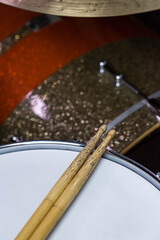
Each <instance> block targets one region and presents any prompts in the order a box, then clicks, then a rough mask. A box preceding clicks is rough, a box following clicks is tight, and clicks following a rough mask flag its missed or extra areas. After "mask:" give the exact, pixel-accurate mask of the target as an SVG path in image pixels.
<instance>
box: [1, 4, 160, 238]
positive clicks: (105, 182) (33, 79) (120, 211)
mask: <svg viewBox="0 0 160 240" xmlns="http://www.w3.org/2000/svg"><path fill="white" fill-rule="evenodd" d="M1 2H2V3H4V4H7V5H11V6H7V5H4V4H2V3H1V4H0V20H1V26H2V27H1V30H0V65H1V69H0V82H1V88H0V90H1V92H0V101H1V105H0V123H1V126H0V144H1V146H0V189H1V196H2V198H1V204H0V212H1V218H0V239H2V240H9V239H14V238H15V237H16V236H17V234H18V232H19V231H20V230H21V229H22V227H23V226H24V225H25V223H26V222H27V220H28V219H29V217H30V216H31V215H32V213H33V212H34V210H35V209H36V208H37V206H38V205H39V204H40V203H41V202H42V200H43V199H44V197H45V196H46V194H47V193H48V192H49V190H50V189H51V187H52V186H53V185H54V184H55V183H56V181H57V180H58V178H59V177H60V176H61V175H62V173H63V172H64V171H65V169H66V168H67V167H68V166H69V164H70V163H71V162H72V160H73V159H74V158H75V157H76V156H77V154H78V153H79V152H80V151H81V150H82V149H83V147H84V146H85V145H86V143H87V142H88V140H89V139H90V138H91V137H92V136H93V135H94V134H95V133H96V132H97V130H98V128H99V126H100V125H102V124H107V126H108V130H107V131H109V130H110V129H113V128H114V129H115V130H116V135H115V138H114V139H113V140H112V141H111V143H110V145H109V146H108V147H107V150H106V152H105V154H104V155H103V157H102V158H101V160H100V163H99V164H98V166H97V167H96V169H95V171H94V173H93V175H92V176H91V177H90V178H89V180H88V181H87V183H86V184H85V186H84V188H83V189H82V191H81V192H80V194H79V195H78V196H77V198H76V199H75V201H74V202H73V203H72V204H71V206H70V207H69V209H68V210H67V212H66V213H65V215H64V216H63V217H62V219H61V220H60V222H59V223H58V224H57V226H56V228H55V229H54V230H53V232H52V233H51V234H50V235H49V237H48V238H47V239H51V240H52V239H56V240H59V239H64V240H65V239H66V240H69V239H75V240H79V239H110V240H117V239H123V240H132V239H136V240H144V239H145V240H151V239H154V240H159V239H160V234H159V224H158V223H159V221H158V220H159V218H160V213H159V212H160V211H159V209H160V194H159V190H160V163H159V161H160V151H159V140H160V81H159V79H160V68H159V63H160V54H159V53H160V41H159V35H158V33H156V32H154V31H153V30H151V29H149V28H147V27H146V26H145V25H143V24H142V23H141V22H139V21H138V20H137V18H136V17H135V15H130V14H134V13H141V12H146V11H151V10H155V9H159V7H160V1H159V0H157V1H153V0H152V1H145V3H144V1H141V0H139V1H119V2H116V3H113V2H114V1H106V2H105V1H85V2H84V1H79V0H76V1H67V0H64V1H53V0H52V1H47V0H39V1H38V2H35V1H31V0H30V1H29V2H28V1H14V0H10V1H5V0H3V1H1ZM116 4H117V5H116ZM13 6H14V7H18V8H14V7H13ZM19 8H20V9H19ZM21 8H22V9H26V10H22V9H21ZM28 10H29V11H28ZM31 11H34V12H31ZM124 15H126V16H124ZM95 17H98V18H95ZM37 240H38V239H37Z"/></svg>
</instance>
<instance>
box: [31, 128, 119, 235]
mask: <svg viewBox="0 0 160 240" xmlns="http://www.w3.org/2000/svg"><path fill="white" fill-rule="evenodd" d="M114 135H115V130H111V131H109V133H108V134H107V137H106V138H105V139H104V141H103V142H102V143H101V144H100V145H99V147H98V148H97V149H96V150H95V151H94V153H93V154H92V155H91V156H90V157H89V159H88V160H87V161H86V162H85V164H84V165H83V166H82V167H81V169H80V170H79V172H78V173H77V174H76V175H75V177H74V178H73V179H72V181H71V182H70V183H69V184H68V186H67V187H66V188H65V190H64V191H63V193H62V194H61V196H60V197H59V198H58V200H57V201H56V202H55V204H54V206H53V207H52V208H51V210H50V211H49V212H48V214H47V215H46V217H45V218H44V219H43V221H42V222H41V224H40V225H39V226H38V228H37V229H36V230H35V232H34V233H33V235H32V236H31V238H29V240H44V239H46V238H47V236H48V235H49V233H50V232H51V230H52V229H53V228H54V226H55V225H56V223H57V222H58V220H59V219H60V218H61V216H62V215H63V213H64V212H65V211H66V209H67V208H68V206H69V205H70V204H71V202H72V201H73V199H74V198H75V196H76V195H77V194H78V192H79V191H80V189H81V188H82V186H83V185H84V183H85V182H86V180H87V179H88V177H89V175H90V174H91V172H92V171H93V169H94V168H95V166H96V165H97V163H98V162H99V159H100V158H101V156H102V154H103V153H104V151H105V149H106V147H107V145H108V144H109V142H110V140H111V139H112V138H113V137H114Z"/></svg>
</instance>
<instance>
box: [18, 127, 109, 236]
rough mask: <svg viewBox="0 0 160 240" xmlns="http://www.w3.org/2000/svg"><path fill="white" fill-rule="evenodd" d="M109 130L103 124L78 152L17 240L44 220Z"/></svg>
mask: <svg viewBox="0 0 160 240" xmlns="http://www.w3.org/2000/svg"><path fill="white" fill-rule="evenodd" d="M106 130H107V126H106V125H105V124H104V125H102V126H101V127H100V128H99V130H98V132H97V133H96V134H95V136H93V137H92V139H91V140H90V141H89V142H88V144H87V145H86V146H85V147H84V148H83V150H82V151H81V152H80V153H79V154H78V156H77V157H76V158H75V159H74V161H73V162H72V163H71V164H70V166H69V167H68V168H67V170H66V171H65V172H64V174H63V175H62V176H61V178H60V179H59V180H58V181H57V183H56V184H55V185H54V187H53V188H52V189H51V191H50V192H49V194H48V195H47V196H46V198H45V199H44V200H43V202H42V203H41V204H40V206H39V207H38V208H37V210H36V211H35V213H34V214H33V215H32V217H31V218H30V219H29V221H28V222H27V223H26V225H25V226H24V228H23V229H22V230H21V231H20V233H19V234H18V235H17V237H16V238H15V240H28V239H29V237H30V236H31V235H32V233H33V232H34V231H35V229H36V228H37V227H38V225H39V224H40V223H41V222H42V220H43V219H44V217H45V216H46V215H47V213H48V212H49V210H50V209H51V208H52V206H53V204H54V203H55V202H56V200H57V199H58V198H59V196H60V195H61V193H62V192H63V191H64V189H65V188H66V186H67V185H68V184H69V182H70V181H71V180H72V178H73V177H74V176H75V174H76V173H77V172H78V171H79V169H80V168H81V166H82V164H83V163H84V162H85V161H86V159H87V158H88V156H89V155H90V153H91V152H92V150H93V149H94V148H95V146H96V144H97V142H98V141H99V139H100V137H101V136H102V134H103V133H104V132H105V131H106Z"/></svg>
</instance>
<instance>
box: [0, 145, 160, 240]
mask: <svg viewBox="0 0 160 240" xmlns="http://www.w3.org/2000/svg"><path fill="white" fill-rule="evenodd" d="M81 150H82V146H81V145H80V144H70V143H67V142H52V141H50V142H47V141H46V142H45V141H44V142H32V143H20V144H12V145H8V146H5V147H1V148H0V189H1V204H0V212H1V215H0V226H1V227H0V239H5V240H9V239H14V238H15V237H16V235H17V234H18V232H19V231H20V230H21V228H22V227H23V226H24V224H25V223H26V221H27V220H28V219H29V217H30V216H31V215H32V213H33V212H34V211H35V209H36V208H37V207H38V205H39V204H40V203H41V201H42V200H43V199H44V197H45V196H46V195H47V193H48V192H49V191H50V189H51V188H52V186H53V185H54V184H55V183H56V181H57V180H58V178H59V177H60V176H61V174H62V173H63V172H64V171H65V169H66V168H67V167H68V165H69V164H70V163H71V161H72V160H73V159H74V158H75V157H76V156H77V154H78V153H79V151H81ZM159 190H160V183H159V181H158V179H157V178H156V177H155V176H154V174H152V173H151V172H149V171H148V170H147V169H144V168H143V166H140V165H137V164H136V163H135V162H134V164H133V163H132V160H130V159H124V157H122V156H120V155H119V156H115V155H113V154H110V153H107V154H104V156H103V157H102V159H101V160H100V162H99V164H98V166H97V167H96V169H95V170H94V172H93V173H92V175H91V177H90V178H89V180H88V181H87V183H86V184H85V186H84V187H83V189H82V190H81V191H80V193H79V194H78V196H77V197H76V199H75V201H74V202H73V203H72V204H71V206H70V208H69V209H68V210H67V212H66V214H65V215H64V216H63V217H62V219H61V220H60V222H59V223H58V225H57V226H56V228H55V229H54V230H53V232H52V233H51V234H50V236H49V238H48V239H50V240H52V239H55V240H61V239H64V240H70V239H75V240H80V239H84V240H87V239H112V240H117V239H128V240H133V239H136V240H150V239H154V240H159V238H160V233H159V218H160V212H159V211H158V209H159V208H160V194H159ZM15 216H16V219H15ZM4 219H5V220H4ZM8 229H9V230H8Z"/></svg>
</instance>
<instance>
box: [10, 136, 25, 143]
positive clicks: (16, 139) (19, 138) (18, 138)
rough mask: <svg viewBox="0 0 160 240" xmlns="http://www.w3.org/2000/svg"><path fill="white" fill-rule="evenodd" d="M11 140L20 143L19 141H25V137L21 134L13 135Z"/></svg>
mask: <svg viewBox="0 0 160 240" xmlns="http://www.w3.org/2000/svg"><path fill="white" fill-rule="evenodd" d="M11 141H12V142H14V143H18V142H23V141H24V139H23V137H22V136H20V137H17V136H13V137H12V138H11Z"/></svg>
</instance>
